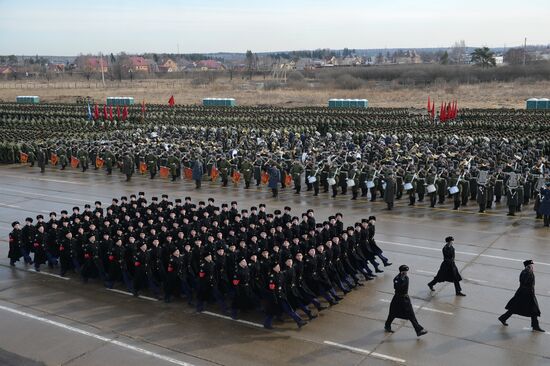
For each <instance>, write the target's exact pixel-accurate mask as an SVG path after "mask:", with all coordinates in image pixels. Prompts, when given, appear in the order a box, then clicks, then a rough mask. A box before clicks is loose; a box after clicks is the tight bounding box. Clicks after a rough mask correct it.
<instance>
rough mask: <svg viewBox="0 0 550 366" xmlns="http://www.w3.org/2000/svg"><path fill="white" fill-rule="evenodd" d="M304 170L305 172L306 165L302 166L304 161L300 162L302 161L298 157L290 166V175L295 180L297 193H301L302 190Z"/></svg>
mask: <svg viewBox="0 0 550 366" xmlns="http://www.w3.org/2000/svg"><path fill="white" fill-rule="evenodd" d="M303 172H304V167H303V166H302V163H300V161H299V160H297V159H296V160H294V162H293V163H292V166H291V167H290V176H291V177H292V180H293V181H294V189H295V190H296V192H295V194H300V190H301V189H302V173H303ZM310 174H311V173H310ZM306 181H307V176H306ZM308 184H309V183H308ZM308 190H309V189H308Z"/></svg>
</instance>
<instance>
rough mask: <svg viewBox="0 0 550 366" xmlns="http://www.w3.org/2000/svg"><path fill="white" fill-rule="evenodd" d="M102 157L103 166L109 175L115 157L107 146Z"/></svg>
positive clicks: (111, 171)
mask: <svg viewBox="0 0 550 366" xmlns="http://www.w3.org/2000/svg"><path fill="white" fill-rule="evenodd" d="M104 157H105V158H104V159H105V168H107V175H111V174H112V173H113V165H114V164H115V161H116V157H115V155H114V154H113V152H112V151H111V149H109V148H107V149H105V152H104Z"/></svg>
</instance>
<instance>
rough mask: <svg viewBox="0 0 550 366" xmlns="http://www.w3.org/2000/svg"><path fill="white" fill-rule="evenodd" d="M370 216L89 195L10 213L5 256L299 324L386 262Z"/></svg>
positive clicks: (233, 312) (138, 290)
mask: <svg viewBox="0 0 550 366" xmlns="http://www.w3.org/2000/svg"><path fill="white" fill-rule="evenodd" d="M375 224H376V218H375V217H374V216H371V217H369V218H366V219H362V220H361V221H360V222H356V223H355V224H354V225H352V226H347V227H346V226H344V222H343V216H342V214H340V213H336V214H335V215H333V216H330V217H329V218H328V219H327V220H326V221H323V222H317V221H316V218H315V216H314V211H313V210H311V209H310V210H307V212H304V213H302V214H301V216H295V215H293V214H292V211H291V208H290V207H285V208H284V210H283V211H281V210H275V211H274V212H273V213H268V212H267V210H266V205H265V204H260V205H259V206H258V207H251V208H250V209H241V210H239V208H238V203H237V202H235V201H233V202H231V203H230V204H227V203H222V204H221V206H216V205H215V200H214V199H213V198H210V199H208V200H207V202H203V201H200V202H198V204H195V203H193V202H192V200H191V198H190V197H185V199H184V200H183V201H182V200H181V199H175V200H174V202H172V201H170V200H169V199H168V196H167V195H162V197H161V199H160V200H159V199H158V197H152V198H151V200H150V201H147V199H146V198H145V194H144V192H139V194H138V195H137V196H136V195H131V196H130V199H128V198H127V197H121V198H120V200H119V199H117V198H113V200H112V202H111V204H110V205H109V206H107V207H104V206H103V205H102V203H101V202H100V201H96V202H95V204H94V206H93V207H92V206H91V205H88V204H86V205H85V206H84V210H83V211H81V210H80V208H79V207H73V209H72V212H68V211H66V210H63V211H61V212H60V215H59V216H58V215H57V213H56V212H51V213H50V215H49V218H48V217H46V218H45V217H44V216H43V215H38V216H37V217H36V221H35V220H34V219H33V218H32V217H27V218H26V219H25V222H24V224H23V225H21V224H20V223H19V222H17V221H15V222H13V223H12V227H13V231H12V232H11V233H10V235H9V254H8V256H9V258H10V265H11V266H15V265H16V262H18V261H20V260H21V259H22V260H23V261H24V263H25V265H28V266H31V265H32V266H34V270H35V271H41V270H42V267H43V266H45V265H47V266H48V267H49V268H50V270H52V271H59V275H60V276H67V274H68V273H69V272H75V273H77V274H78V275H79V276H80V278H81V279H82V281H83V282H84V283H87V282H88V281H89V280H90V279H98V280H99V281H101V283H103V284H104V286H105V287H107V288H113V287H114V286H122V287H123V288H124V289H126V290H127V291H129V292H131V293H133V294H134V296H139V295H140V294H141V293H143V291H144V290H148V291H149V292H150V293H152V294H153V295H154V296H155V297H157V298H158V299H164V301H166V302H171V301H172V299H173V297H174V296H183V297H184V298H185V300H186V301H187V303H188V304H190V305H193V306H195V307H196V310H197V311H199V312H201V311H203V309H204V305H205V303H206V302H209V301H216V302H217V304H218V305H219V306H220V309H221V311H222V312H223V313H224V314H230V315H231V316H232V317H233V318H237V317H238V316H239V313H240V312H243V311H251V310H257V309H262V311H263V313H264V314H265V320H264V326H265V327H266V328H272V322H273V320H274V319H280V317H281V316H282V315H283V314H286V315H288V316H290V317H291V318H292V319H293V320H294V321H295V322H296V324H297V326H298V327H302V326H303V325H305V324H306V320H304V319H303V318H302V316H304V315H305V316H306V317H307V319H308V320H311V319H314V318H316V316H317V315H316V313H315V312H314V311H321V310H323V309H325V308H326V307H325V305H323V304H324V303H325V302H326V303H328V304H329V305H330V306H334V305H336V304H338V302H339V301H341V300H342V298H343V297H344V296H345V295H346V294H347V293H349V292H350V291H352V290H353V289H357V288H359V287H361V286H363V281H369V280H373V279H374V278H375V277H376V276H377V275H376V273H381V272H383V270H382V269H381V268H380V263H379V262H378V261H377V258H378V259H380V260H381V261H382V263H383V265H384V266H390V265H391V264H392V263H390V262H389V260H388V259H387V258H386V257H385V256H384V254H383V251H382V249H381V248H380V247H379V246H378V245H377V243H376V241H375V239H374V235H375ZM371 267H372V268H371ZM321 299H322V300H323V301H322V302H321V301H320V300H321ZM298 311H300V312H302V313H303V315H299V314H298V313H297V312H298Z"/></svg>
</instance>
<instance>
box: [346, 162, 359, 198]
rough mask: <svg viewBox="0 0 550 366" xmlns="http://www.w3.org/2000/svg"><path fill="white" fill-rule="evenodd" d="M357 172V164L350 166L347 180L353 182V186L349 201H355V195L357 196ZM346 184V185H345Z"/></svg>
mask: <svg viewBox="0 0 550 366" xmlns="http://www.w3.org/2000/svg"><path fill="white" fill-rule="evenodd" d="M359 176H360V174H359V171H358V169H357V164H355V163H354V164H352V165H351V167H350V170H349V172H348V177H349V179H351V180H353V186H352V187H351V199H352V200H356V199H357V195H358V194H359V185H360V181H361V180H360V179H359ZM346 184H347V183H346Z"/></svg>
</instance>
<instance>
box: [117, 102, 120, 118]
mask: <svg viewBox="0 0 550 366" xmlns="http://www.w3.org/2000/svg"><path fill="white" fill-rule="evenodd" d="M116 119H117V120H119V121H120V106H118V105H117V106H116Z"/></svg>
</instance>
